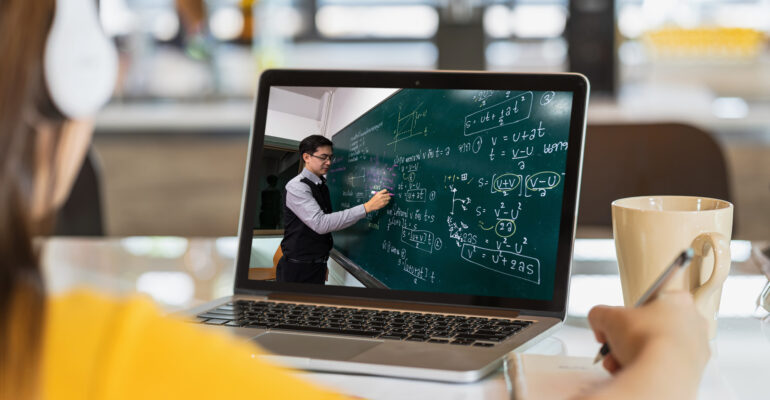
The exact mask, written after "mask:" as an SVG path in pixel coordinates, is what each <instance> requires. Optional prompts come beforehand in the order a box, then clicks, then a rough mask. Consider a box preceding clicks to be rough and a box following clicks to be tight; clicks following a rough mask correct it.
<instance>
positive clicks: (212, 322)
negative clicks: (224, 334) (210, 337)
mask: <svg viewBox="0 0 770 400" xmlns="http://www.w3.org/2000/svg"><path fill="white" fill-rule="evenodd" d="M227 322H230V321H228V320H226V319H213V318H212V319H209V320H206V321H205V322H204V324H208V325H224V324H226V323H227Z"/></svg>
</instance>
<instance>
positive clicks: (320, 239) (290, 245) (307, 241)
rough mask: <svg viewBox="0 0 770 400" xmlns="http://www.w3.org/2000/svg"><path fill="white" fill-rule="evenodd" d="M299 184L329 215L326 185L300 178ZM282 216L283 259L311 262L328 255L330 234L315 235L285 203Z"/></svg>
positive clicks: (329, 202)
mask: <svg viewBox="0 0 770 400" xmlns="http://www.w3.org/2000/svg"><path fill="white" fill-rule="evenodd" d="M300 182H302V183H304V184H306V185H308V186H309V187H310V191H311V192H312V193H313V198H314V199H315V201H316V202H318V205H319V206H321V210H323V212H324V214H330V213H331V212H332V201H331V198H330V197H329V188H328V187H327V186H326V185H316V184H315V183H313V182H311V181H310V179H307V178H302V180H300ZM283 198H284V199H285V198H286V189H284V196H283ZM283 216H284V217H283V222H284V230H283V241H282V242H281V250H283V254H284V256H285V257H288V258H293V259H295V260H302V261H312V260H315V259H318V258H322V257H326V256H328V255H329V251H330V250H331V249H332V244H333V241H332V234H331V233H327V234H324V235H319V234H317V233H316V232H315V231H314V230H312V229H310V227H308V226H307V225H305V223H304V222H302V220H301V219H299V217H297V215H296V214H294V212H293V211H291V209H290V208H289V207H287V206H286V202H285V201H284V203H283Z"/></svg>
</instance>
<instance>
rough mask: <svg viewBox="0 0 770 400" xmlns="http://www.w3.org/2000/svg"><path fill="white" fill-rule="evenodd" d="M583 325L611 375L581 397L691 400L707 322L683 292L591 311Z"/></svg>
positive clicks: (705, 351) (705, 355) (704, 356)
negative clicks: (600, 346) (601, 347)
mask: <svg viewBox="0 0 770 400" xmlns="http://www.w3.org/2000/svg"><path fill="white" fill-rule="evenodd" d="M588 321H589V322H590V324H591V327H592V329H593V330H594V335H595V336H596V339H597V340H598V341H599V342H602V343H608V344H609V346H610V348H611V349H612V351H611V353H610V354H609V355H608V356H607V357H605V359H604V367H605V368H607V370H609V371H610V372H611V373H612V374H613V375H614V377H613V379H612V380H611V381H609V382H608V383H607V384H606V385H604V386H602V387H599V388H597V389H596V390H595V391H594V392H593V393H591V394H590V395H588V396H585V397H583V398H582V399H591V400H598V399H621V398H622V399H664V400H665V399H695V397H696V395H697V393H698V385H699V384H700V380H701V376H702V374H703V369H704V367H705V366H706V362H707V361H708V359H709V356H710V351H709V345H708V333H707V325H706V320H705V319H704V318H703V317H702V316H701V315H700V314H699V313H698V311H697V309H696V307H695V304H694V303H693V299H692V296H691V295H690V294H689V293H687V292H669V293H664V294H661V295H660V296H659V297H658V298H657V299H656V300H654V301H653V302H651V303H649V304H647V305H646V306H643V307H639V308H633V309H629V308H623V307H607V306H598V307H594V308H593V309H592V310H591V312H590V313H589V314H588Z"/></svg>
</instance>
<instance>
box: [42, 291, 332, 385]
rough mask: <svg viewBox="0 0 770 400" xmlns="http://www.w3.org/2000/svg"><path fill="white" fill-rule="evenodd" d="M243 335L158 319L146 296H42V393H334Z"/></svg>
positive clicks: (154, 308) (77, 292)
mask: <svg viewBox="0 0 770 400" xmlns="http://www.w3.org/2000/svg"><path fill="white" fill-rule="evenodd" d="M260 354H262V351H261V350H260V349H259V348H257V347H256V346H254V345H251V344H249V343H246V342H244V341H243V340H242V339H234V338H231V337H228V336H227V335H223V334H222V333H221V332H213V331H211V330H207V329H205V327H204V326H201V325H196V324H193V323H189V322H184V321H181V320H179V319H176V318H171V317H165V316H163V315H161V314H160V312H159V310H158V309H157V308H156V307H155V306H154V305H153V304H152V302H150V301H149V300H147V299H144V298H140V297H131V298H128V299H121V300H116V299H112V298H109V297H106V296H101V295H98V294H96V293H94V292H91V291H86V290H81V291H76V292H73V293H71V294H68V295H66V296H63V297H58V298H54V299H52V300H50V301H49V304H48V310H47V318H46V327H45V334H44V348H43V356H42V367H43V368H42V377H41V378H42V385H43V386H42V388H43V398H45V399H85V398H90V399H132V400H133V399H153V398H158V399H198V398H200V399H245V398H255V399H337V398H342V397H343V396H342V395H340V394H336V393H333V392H331V391H327V390H324V389H321V388H319V387H317V386H315V385H312V384H310V383H308V382H305V381H303V380H301V379H299V378H297V377H295V376H293V375H292V374H291V373H290V372H291V371H290V370H288V369H285V368H282V367H278V366H275V365H273V364H270V363H268V362H266V361H264V360H262V359H261V358H260V357H258V355H260Z"/></svg>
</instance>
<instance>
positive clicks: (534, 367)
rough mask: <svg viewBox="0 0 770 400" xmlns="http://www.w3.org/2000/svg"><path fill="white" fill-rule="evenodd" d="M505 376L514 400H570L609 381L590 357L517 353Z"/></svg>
mask: <svg viewBox="0 0 770 400" xmlns="http://www.w3.org/2000/svg"><path fill="white" fill-rule="evenodd" d="M510 357H511V361H512V364H513V365H511V366H507V367H506V368H510V371H507V372H508V376H509V377H510V378H511V384H512V386H513V393H514V398H515V399H516V400H529V399H543V400H559V399H565V400H566V399H570V398H572V397H575V396H578V395H580V394H584V393H587V392H588V391H590V390H591V389H593V388H594V387H596V386H597V385H600V384H602V383H603V382H606V381H607V380H609V379H610V374H609V373H608V372H607V371H605V370H604V368H602V366H601V363H598V364H596V365H594V364H593V359H592V358H591V357H566V356H547V355H539V354H517V353H514V354H512V355H511V356H510Z"/></svg>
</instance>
